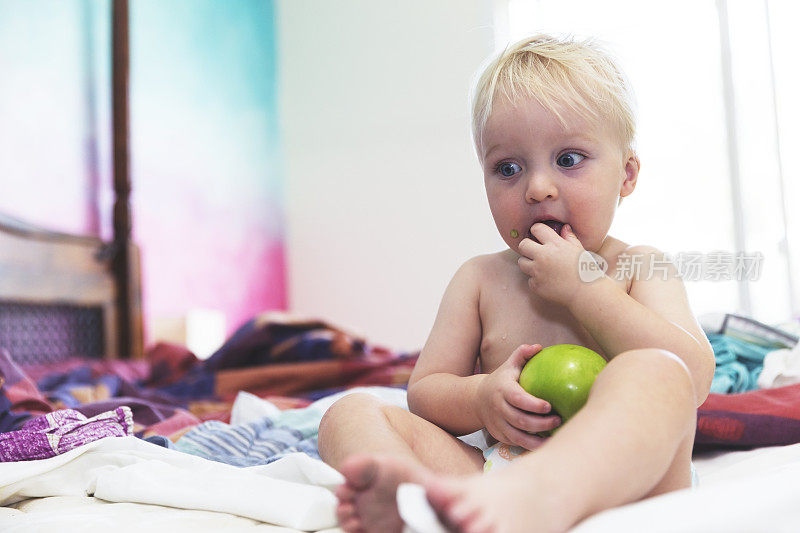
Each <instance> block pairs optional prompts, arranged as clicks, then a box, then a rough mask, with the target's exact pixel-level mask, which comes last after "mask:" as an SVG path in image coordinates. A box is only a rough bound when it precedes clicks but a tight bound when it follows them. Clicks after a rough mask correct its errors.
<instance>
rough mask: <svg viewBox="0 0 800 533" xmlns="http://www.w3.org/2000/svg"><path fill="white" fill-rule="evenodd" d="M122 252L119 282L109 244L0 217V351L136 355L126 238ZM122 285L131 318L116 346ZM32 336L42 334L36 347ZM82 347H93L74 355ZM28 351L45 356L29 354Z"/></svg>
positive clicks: (137, 307) (135, 265)
mask: <svg viewBox="0 0 800 533" xmlns="http://www.w3.org/2000/svg"><path fill="white" fill-rule="evenodd" d="M127 255H128V260H129V262H130V264H129V270H128V272H129V275H130V278H129V279H128V282H127V283H126V284H124V285H123V284H120V283H119V282H118V280H117V278H116V276H115V273H114V271H113V263H114V256H115V253H114V243H113V242H104V241H102V240H100V239H98V238H94V237H82V236H75V235H68V234H65V233H58V232H53V231H48V230H44V229H40V228H36V227H34V226H31V225H28V224H25V223H23V222H21V221H18V220H14V219H11V218H8V217H4V216H3V217H0V348H7V349H9V350H12V348H13V347H17V348H18V349H19V353H18V354H14V353H13V350H12V353H11V355H12V357H14V358H15V359H16V360H18V361H19V362H22V363H25V362H33V361H34V360H36V359H37V358H39V357H43V358H44V359H43V360H45V361H46V360H53V358H55V359H58V358H60V357H61V356H68V355H81V356H87V357H103V358H117V357H139V356H141V354H142V351H143V350H142V321H141V316H142V313H141V297H140V294H141V291H140V287H139V278H140V276H139V261H138V250H137V249H136V247H135V246H134V245H133V244H132V243H129V249H128V254H127ZM122 290H127V291H129V294H128V297H127V299H126V300H127V303H126V305H127V306H128V309H129V313H128V316H129V317H131V319H130V322H129V323H128V324H127V327H128V334H127V338H128V339H129V340H128V342H129V344H127V345H125V346H122V345H121V344H120V340H121V335H120V329H121V328H122V327H125V326H126V325H124V324H121V322H120V320H119V319H120V317H119V312H118V305H119V300H120V298H119V296H120V291H122ZM92 317H96V319H93V318H92ZM48 331H50V333H49V334H48ZM37 336H38V337H40V338H42V337H48V339H47V340H46V341H43V344H44V345H42V343H40V342H36V341H37V339H35V338H33V337H37ZM26 337H27V338H28V340H25V338H26ZM87 343H88V344H87ZM59 344H60V345H59ZM64 344H68V345H64ZM87 345H88V346H96V347H98V348H99V349H91V348H90V349H88V351H89V352H92V353H74V352H75V351H76V350H79V348H78V347H81V346H82V347H84V351H86V350H87V349H86V348H85V347H86V346H87ZM35 349H41V350H43V351H44V352H47V353H42V354H39V355H31V354H30V352H31V350H35Z"/></svg>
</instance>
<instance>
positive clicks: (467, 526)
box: [445, 501, 479, 531]
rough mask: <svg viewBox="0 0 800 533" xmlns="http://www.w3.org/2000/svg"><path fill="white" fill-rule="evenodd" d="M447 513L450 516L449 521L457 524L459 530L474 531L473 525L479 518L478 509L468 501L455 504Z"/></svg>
mask: <svg viewBox="0 0 800 533" xmlns="http://www.w3.org/2000/svg"><path fill="white" fill-rule="evenodd" d="M445 515H446V516H447V518H448V520H447V521H448V523H450V524H453V525H454V526H456V528H457V529H458V530H459V531H473V530H474V528H473V527H471V526H473V524H474V523H475V522H476V519H477V518H479V516H478V509H476V508H475V507H474V506H472V505H470V504H469V502H466V501H460V502H457V503H455V504H453V505H452V506H451V507H450V509H449V510H448V511H447V512H446V513H445Z"/></svg>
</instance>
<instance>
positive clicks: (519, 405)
mask: <svg viewBox="0 0 800 533" xmlns="http://www.w3.org/2000/svg"><path fill="white" fill-rule="evenodd" d="M503 398H504V399H505V400H506V403H507V404H508V405H509V407H510V408H512V409H517V410H520V411H524V412H528V413H537V414H540V415H546V414H548V413H549V412H550V410H551V409H552V406H551V405H550V404H549V403H548V402H547V401H546V400H542V399H541V398H537V397H536V396H534V395H533V394H530V393H528V392H526V391H525V389H523V388H522V387H521V386H520V385H519V383H515V387H512V388H511V389H510V390H509V391H508V392H507V393H506V394H505V395H503Z"/></svg>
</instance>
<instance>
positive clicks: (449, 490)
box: [425, 480, 457, 513]
mask: <svg viewBox="0 0 800 533" xmlns="http://www.w3.org/2000/svg"><path fill="white" fill-rule="evenodd" d="M425 495H426V496H427V498H428V503H430V504H431V507H433V509H434V510H435V511H436V512H438V513H444V512H446V511H447V509H448V508H450V506H451V505H452V504H453V502H454V501H455V500H456V496H457V493H456V492H455V490H453V487H451V486H450V485H449V484H447V483H443V482H441V481H439V480H432V481H431V482H429V483H427V484H426V485H425Z"/></svg>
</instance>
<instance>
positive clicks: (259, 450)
mask: <svg viewBox="0 0 800 533" xmlns="http://www.w3.org/2000/svg"><path fill="white" fill-rule="evenodd" d="M309 433H311V432H309ZM175 447H176V448H177V449H178V450H180V451H182V452H186V453H191V454H193V455H198V456H200V457H204V458H206V459H211V460H212V461H219V462H221V463H226V464H229V465H234V466H255V465H264V464H268V463H271V462H273V461H277V460H278V459H280V458H281V457H283V456H284V455H287V454H289V453H293V452H304V453H306V454H308V455H309V456H311V457H314V458H316V459H319V458H320V457H319V452H318V451H317V434H316V431H315V432H313V433H312V434H311V435H308V436H305V435H304V434H303V432H302V431H300V430H299V429H294V428H292V427H288V426H279V427H276V424H275V422H273V421H272V420H271V419H269V418H262V419H260V420H256V421H253V422H249V423H247V424H241V425H236V426H232V425H229V424H225V423H223V422H219V421H217V420H210V421H208V422H204V423H202V424H200V425H199V426H197V427H195V428H193V429H192V430H191V431H189V432H188V433H186V434H185V435H184V436H183V437H181V438H180V440H179V441H178V442H177V443H176V445H175Z"/></svg>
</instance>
